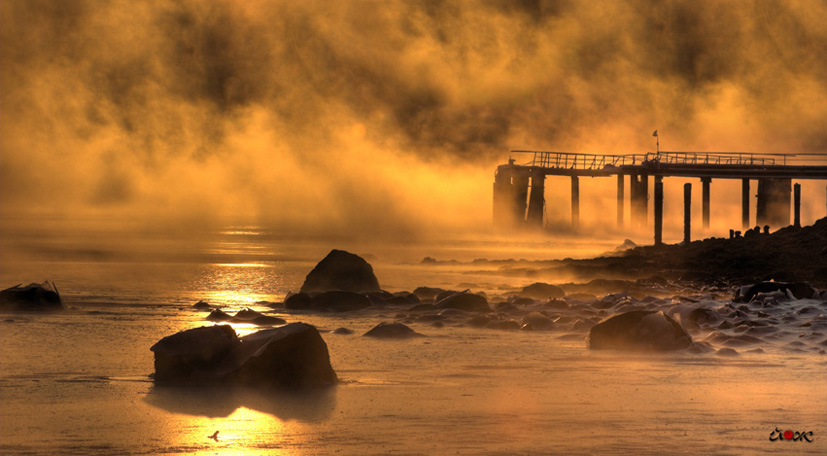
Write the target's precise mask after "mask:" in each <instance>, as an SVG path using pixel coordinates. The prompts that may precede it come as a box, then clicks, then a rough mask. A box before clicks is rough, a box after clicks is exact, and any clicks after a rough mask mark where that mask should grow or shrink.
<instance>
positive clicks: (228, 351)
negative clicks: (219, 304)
mask: <svg viewBox="0 0 827 456" xmlns="http://www.w3.org/2000/svg"><path fill="white" fill-rule="evenodd" d="M150 350H152V352H153V353H155V381H156V382H158V383H166V384H212V383H220V384H232V385H273V386H283V387H313V386H330V385H333V384H334V383H336V381H337V378H336V373H335V372H334V371H333V368H332V367H331V366H330V356H329V353H328V351H327V345H326V344H325V342H324V340H323V339H322V337H321V335H320V334H319V332H318V331H317V330H316V328H314V327H313V326H310V325H307V324H304V323H291V324H289V325H286V326H283V327H281V328H274V329H266V330H262V331H258V332H256V333H253V334H250V335H248V336H244V337H241V338H239V337H238V336H237V335H236V333H235V331H234V330H233V329H232V327H230V326H228V325H218V326H210V327H203V328H195V329H190V330H187V331H182V332H179V333H177V334H173V335H171V336H167V337H165V338H163V339H161V340H160V341H159V342H158V343H156V344H155V345H153V346H152V348H150Z"/></svg>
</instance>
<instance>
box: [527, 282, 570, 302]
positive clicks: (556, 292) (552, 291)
mask: <svg viewBox="0 0 827 456" xmlns="http://www.w3.org/2000/svg"><path fill="white" fill-rule="evenodd" d="M518 294H519V295H520V296H525V297H529V298H534V299H549V298H552V299H553V298H562V297H563V296H565V295H566V292H564V291H563V289H562V288H560V287H557V286H554V285H550V284H547V283H540V282H537V283H532V284H531V285H529V286H527V287H524V288H523V290H522V291H521V292H519V293H518Z"/></svg>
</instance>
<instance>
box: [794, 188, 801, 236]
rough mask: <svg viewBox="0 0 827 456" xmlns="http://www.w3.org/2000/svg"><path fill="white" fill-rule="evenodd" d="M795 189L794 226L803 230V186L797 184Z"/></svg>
mask: <svg viewBox="0 0 827 456" xmlns="http://www.w3.org/2000/svg"><path fill="white" fill-rule="evenodd" d="M793 189H794V190H793V211H794V212H793V213H794V214H795V215H794V216H793V220H794V221H793V225H795V226H796V227H797V228H801V184H795V185H794V186H793Z"/></svg>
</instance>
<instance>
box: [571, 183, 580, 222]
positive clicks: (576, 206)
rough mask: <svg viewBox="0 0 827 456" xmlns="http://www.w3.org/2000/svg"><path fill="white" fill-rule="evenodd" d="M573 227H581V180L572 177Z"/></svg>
mask: <svg viewBox="0 0 827 456" xmlns="http://www.w3.org/2000/svg"><path fill="white" fill-rule="evenodd" d="M571 226H572V228H577V227H579V226H580V178H579V177H577V176H571Z"/></svg>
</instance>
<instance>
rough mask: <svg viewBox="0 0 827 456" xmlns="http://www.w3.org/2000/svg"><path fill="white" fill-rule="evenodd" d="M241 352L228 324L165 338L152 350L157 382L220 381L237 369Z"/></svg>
mask: <svg viewBox="0 0 827 456" xmlns="http://www.w3.org/2000/svg"><path fill="white" fill-rule="evenodd" d="M240 349H241V340H239V338H238V336H237V335H236V333H235V331H234V330H233V328H232V327H231V326H229V325H218V326H205V327H202V328H195V329H190V330H187V331H182V332H179V333H176V334H173V335H171V336H167V337H164V338H163V339H161V340H160V341H158V343H156V344H155V345H153V346H152V348H150V350H151V351H152V352H154V353H155V381H156V382H159V383H167V382H169V383H188V382H215V381H219V380H221V379H222V378H224V376H226V375H227V373H228V372H230V371H232V370H233V369H235V368H237V364H238V353H239V351H240Z"/></svg>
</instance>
